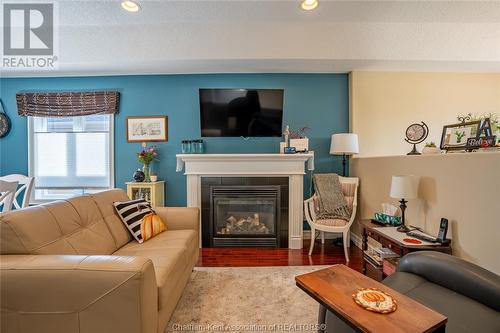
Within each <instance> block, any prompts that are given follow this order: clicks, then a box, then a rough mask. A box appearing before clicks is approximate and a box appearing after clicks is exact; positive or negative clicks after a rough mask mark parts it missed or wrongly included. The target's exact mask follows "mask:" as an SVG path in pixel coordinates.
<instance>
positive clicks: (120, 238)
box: [92, 189, 132, 249]
mask: <svg viewBox="0 0 500 333" xmlns="http://www.w3.org/2000/svg"><path fill="white" fill-rule="evenodd" d="M92 199H94V201H95V203H96V205H97V207H98V208H99V210H100V211H101V214H102V216H103V218H104V222H106V224H107V225H108V227H109V230H110V232H111V234H112V235H113V238H114V240H115V243H116V248H117V249H118V248H120V247H122V246H123V245H125V244H127V243H128V242H130V240H131V239H132V237H131V236H130V233H129V232H128V230H127V228H125V226H124V225H123V222H122V221H121V220H120V218H119V217H118V215H117V214H116V211H115V207H114V206H113V202H115V201H126V200H129V197H128V196H127V194H126V193H125V191H123V190H121V189H114V190H110V191H104V192H99V193H96V194H92Z"/></svg>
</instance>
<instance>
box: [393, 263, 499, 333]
mask: <svg viewBox="0 0 500 333" xmlns="http://www.w3.org/2000/svg"><path fill="white" fill-rule="evenodd" d="M384 284H386V285H388V286H389V287H391V288H393V289H395V290H397V291H399V292H401V293H403V294H405V295H407V296H409V297H411V298H413V299H415V300H416V301H418V302H420V303H422V304H424V305H425V306H428V307H429V308H431V309H433V310H435V311H437V312H439V313H441V314H443V315H445V316H446V317H448V323H447V324H446V331H447V332H464V333H465V332H477V329H478V328H479V327H480V328H481V332H482V333H489V332H492V333H493V332H500V316H499V315H498V312H496V311H495V310H494V309H492V308H489V307H487V306H486V305H483V304H482V303H479V302H476V301H475V300H473V299H471V298H468V297H466V296H463V295H461V294H459V293H456V292H454V291H452V290H450V289H447V288H444V287H441V286H439V285H437V284H434V283H432V282H428V281H427V280H426V279H423V278H421V277H419V276H417V275H414V274H411V273H405V272H397V273H395V274H392V275H391V276H389V277H388V278H386V279H385V280H384Z"/></svg>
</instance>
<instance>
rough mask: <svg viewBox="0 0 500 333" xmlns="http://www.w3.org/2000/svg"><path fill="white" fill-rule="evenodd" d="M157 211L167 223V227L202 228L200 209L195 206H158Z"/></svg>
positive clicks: (173, 228) (180, 228) (175, 228)
mask: <svg viewBox="0 0 500 333" xmlns="http://www.w3.org/2000/svg"><path fill="white" fill-rule="evenodd" d="M155 211H156V213H158V215H160V217H161V219H162V220H163V221H164V222H165V223H166V224H167V229H170V230H183V229H191V230H196V231H198V230H199V229H200V210H199V209H198V208H193V207H156V208H155Z"/></svg>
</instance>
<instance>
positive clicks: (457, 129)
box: [440, 121, 481, 150]
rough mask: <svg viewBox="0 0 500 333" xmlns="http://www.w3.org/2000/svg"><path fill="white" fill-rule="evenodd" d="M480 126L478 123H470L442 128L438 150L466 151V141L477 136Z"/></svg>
mask: <svg viewBox="0 0 500 333" xmlns="http://www.w3.org/2000/svg"><path fill="white" fill-rule="evenodd" d="M480 124H481V122H480V121H471V122H467V123H459V124H453V125H446V126H444V127H443V134H442V135H441V146H440V148H441V149H443V150H466V149H467V140H468V139H469V138H475V137H476V136H477V133H478V131H479V127H480Z"/></svg>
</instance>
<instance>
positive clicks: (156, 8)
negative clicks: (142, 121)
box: [2, 0, 500, 76]
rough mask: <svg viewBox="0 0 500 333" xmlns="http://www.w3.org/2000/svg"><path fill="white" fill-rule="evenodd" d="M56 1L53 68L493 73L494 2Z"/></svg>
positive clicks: (496, 64)
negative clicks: (136, 4) (309, 7)
mask: <svg viewBox="0 0 500 333" xmlns="http://www.w3.org/2000/svg"><path fill="white" fill-rule="evenodd" d="M319 1H320V5H319V7H318V8H317V9H316V10H314V11H311V12H305V11H302V10H301V9H299V5H300V1H298V0H281V1H270V0H268V1H237V0H225V1H201V0H191V1H173V0H157V1H144V0H143V1H140V3H141V5H142V11H140V12H138V13H128V12H125V11H123V10H122V9H121V7H120V2H119V1H111V0H109V1H59V11H60V14H59V23H60V24H59V61H60V66H59V70H58V71H57V72H50V73H47V72H45V73H31V72H23V73H19V72H7V71H4V72H2V75H9V76H19V75H103V74H142V73H167V74H168V73H226V72H229V73H231V72H239V73H247V72H348V71H351V70H389V71H478V72H500V0H498V1H368V0H367V1H333V0H329V1H327V0H319Z"/></svg>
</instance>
